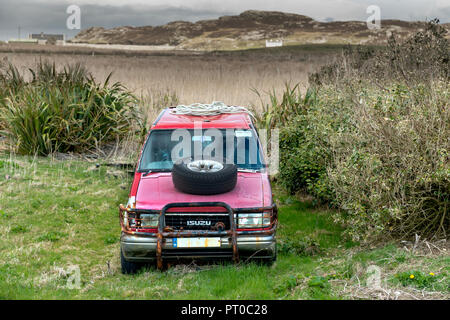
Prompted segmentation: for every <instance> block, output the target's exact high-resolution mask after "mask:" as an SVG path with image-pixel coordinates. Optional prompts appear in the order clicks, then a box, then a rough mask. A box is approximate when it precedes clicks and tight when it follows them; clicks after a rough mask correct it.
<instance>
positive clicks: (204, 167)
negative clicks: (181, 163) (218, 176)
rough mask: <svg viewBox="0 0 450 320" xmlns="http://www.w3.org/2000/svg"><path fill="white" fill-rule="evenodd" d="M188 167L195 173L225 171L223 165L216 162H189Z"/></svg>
mask: <svg viewBox="0 0 450 320" xmlns="http://www.w3.org/2000/svg"><path fill="white" fill-rule="evenodd" d="M187 167H188V168H189V170H192V171H195V172H217V171H220V170H222V169H223V164H222V163H220V162H218V161H214V160H195V161H192V162H189V163H188V164H187Z"/></svg>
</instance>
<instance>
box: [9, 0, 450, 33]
mask: <svg viewBox="0 0 450 320" xmlns="http://www.w3.org/2000/svg"><path fill="white" fill-rule="evenodd" d="M71 4H75V5H78V6H79V7H80V9H81V29H86V28H89V27H92V26H101V27H105V28H111V27H117V26H123V25H129V26H144V25H161V24H165V23H167V22H170V21H174V20H186V21H192V22H194V21H198V20H203V19H213V18H217V17H219V16H222V15H233V14H239V13H240V12H242V11H245V10H249V9H255V10H276V11H284V12H292V13H298V14H303V15H307V16H310V17H312V18H314V19H316V20H319V21H331V20H335V21H336V20H363V21H365V20H366V19H367V17H368V16H369V14H367V13H366V9H367V7H368V6H369V5H378V6H379V7H380V9H381V18H382V19H401V20H408V21H412V20H425V19H428V20H429V19H432V18H435V17H437V18H439V19H440V20H441V22H450V0H275V1H274V0H147V1H144V0H128V1H122V0H97V1H94V0H78V1H77V0H68V1H66V0H0V40H7V39H9V38H17V37H18V27H19V26H20V29H21V37H22V38H24V37H27V36H28V34H29V33H39V32H47V33H64V34H66V36H67V37H68V38H71V37H73V36H74V35H75V34H76V33H77V32H78V31H79V30H68V29H67V27H66V20H67V18H68V16H69V15H68V14H67V13H66V9H67V7H68V6H69V5H71Z"/></svg>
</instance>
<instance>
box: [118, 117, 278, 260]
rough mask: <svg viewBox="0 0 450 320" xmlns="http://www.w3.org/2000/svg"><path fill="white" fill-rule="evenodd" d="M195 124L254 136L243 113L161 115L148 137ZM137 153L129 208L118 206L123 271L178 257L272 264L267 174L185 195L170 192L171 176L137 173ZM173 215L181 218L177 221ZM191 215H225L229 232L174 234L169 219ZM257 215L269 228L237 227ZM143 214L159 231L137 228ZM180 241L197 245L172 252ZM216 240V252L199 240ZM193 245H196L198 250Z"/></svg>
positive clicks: (242, 175) (272, 209)
mask: <svg viewBox="0 0 450 320" xmlns="http://www.w3.org/2000/svg"><path fill="white" fill-rule="evenodd" d="M199 123H201V126H202V128H203V129H209V128H216V129H244V130H252V131H253V132H254V134H255V136H257V133H256V130H255V128H254V125H253V123H252V120H251V117H250V116H249V114H248V113H245V112H242V113H234V114H221V115H217V116H189V115H177V114H172V113H171V112H170V109H165V110H163V111H162V112H161V114H160V115H159V117H158V118H157V120H156V121H155V123H154V124H153V125H152V126H151V128H150V132H149V135H150V134H151V132H153V131H156V130H167V129H171V130H173V129H195V128H196V127H198V124H199ZM149 135H148V136H149ZM148 136H147V139H148ZM258 143H259V141H258ZM142 150H144V147H143V149H142ZM142 153H143V151H141V154H140V157H139V162H138V166H137V170H136V172H135V176H134V180H133V183H132V187H131V190H130V194H129V199H130V200H129V202H128V205H127V206H126V207H125V206H122V205H121V206H120V222H121V227H122V236H121V256H122V260H123V261H122V267H123V266H124V263H125V267H126V266H129V265H130V264H131V266H134V265H133V264H137V263H140V262H153V261H155V262H157V265H158V267H159V268H161V267H162V263H163V260H166V259H167V260H169V259H171V260H173V259H182V258H189V259H199V258H212V259H215V258H232V259H233V260H234V261H238V260H239V259H242V258H243V257H246V258H249V257H250V258H259V259H261V260H264V261H274V259H275V257H276V242H275V233H276V226H277V209H276V205H275V204H274V202H273V199H272V190H271V186H270V180H269V176H268V173H267V171H266V170H261V171H254V172H249V171H244V172H238V177H237V183H236V187H235V188H234V189H233V190H231V191H229V192H226V193H222V194H215V195H195V194H187V193H183V192H180V191H179V190H177V189H176V188H175V186H174V184H173V182H172V177H171V172H146V173H144V172H141V171H140V170H139V163H140V161H141V158H142ZM178 213H179V214H180V215H179V216H176V214H178ZM190 213H191V215H194V214H197V215H199V216H201V217H204V216H205V215H206V214H208V219H217V217H218V216H222V217H223V219H225V221H226V222H227V221H228V220H227V219H228V216H229V218H230V219H229V221H230V223H229V224H227V226H228V228H227V229H228V230H220V232H218V231H217V230H212V229H210V230H199V229H198V228H197V229H195V230H189V229H188V228H187V227H184V228H181V229H178V230H173V229H171V227H170V226H169V225H168V224H167V216H168V215H170V216H171V217H173V219H175V218H176V219H182V218H181V217H183V214H184V215H189V214H190ZM259 213H261V214H265V215H269V214H270V225H267V226H264V227H258V228H240V226H239V225H240V223H239V221H241V220H239V215H240V214H241V215H243V216H245V215H246V214H247V215H249V214H250V215H251V214H259ZM145 214H155V215H158V217H159V218H158V221H159V224H158V226H154V227H151V228H149V227H142V226H141V227H139V223H138V222H137V221H138V220H139V215H145ZM194 218H195V217H194ZM205 219H206V218H205ZM243 219H244V218H243ZM214 221H216V220H214ZM261 221H262V220H261ZM183 238H196V239H199V240H197V242H196V243H197V244H193V245H192V246H188V247H183V248H179V247H176V244H177V243H180V242H182V241H181V240H183ZM216 238H217V239H219V241H218V242H219V243H220V246H219V247H218V246H215V247H214V248H210V247H209V246H207V245H205V246H203V242H202V241H203V240H202V239H206V241H207V240H208V239H216ZM177 241H178V242H177ZM198 241H200V242H198ZM198 243H201V245H200V246H199V245H198ZM127 264H128V265H127Z"/></svg>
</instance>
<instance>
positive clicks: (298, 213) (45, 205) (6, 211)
mask: <svg viewBox="0 0 450 320" xmlns="http://www.w3.org/2000/svg"><path fill="white" fill-rule="evenodd" d="M0 164H1V165H0V232H1V234H2V241H1V242H0V299H346V298H373V297H372V296H371V294H372V292H373V291H371V290H370V288H368V287H367V286H366V285H365V284H364V282H365V281H366V280H365V279H366V278H367V272H366V269H367V268H368V266H370V265H377V266H379V267H380V268H381V269H382V275H383V277H385V280H386V281H385V282H383V283H385V286H386V287H387V288H388V289H392V288H395V290H397V291H399V292H401V293H402V294H403V293H404V294H405V297H407V296H406V294H412V295H417V294H416V293H415V290H421V291H422V290H424V292H425V297H434V298H435V297H439V298H442V297H447V298H448V297H449V289H448V287H449V277H448V273H449V272H450V270H449V267H448V266H449V265H450V263H449V262H450V260H449V256H448V254H439V255H436V254H435V255H421V254H417V253H416V254H414V253H411V252H408V251H406V250H404V249H401V248H399V247H398V246H396V245H393V244H391V245H383V246H381V247H377V248H374V249H370V248H361V247H359V246H357V244H356V243H352V242H348V241H346V240H345V239H343V237H342V235H341V233H342V227H340V226H338V225H336V224H334V223H333V221H332V220H331V218H330V214H329V213H330V212H329V211H328V210H326V209H317V208H314V207H313V206H312V205H311V203H309V202H301V201H299V200H298V199H297V198H295V197H292V196H287V195H284V194H283V193H282V192H281V191H279V190H277V189H275V192H276V196H277V202H278V203H279V205H280V213H279V217H280V229H279V233H278V241H279V247H284V249H283V250H280V252H279V257H278V260H277V262H276V263H275V265H274V266H272V267H266V266H261V265H257V264H253V263H242V264H239V265H237V266H236V265H233V264H231V263H223V264H207V265H199V266H196V265H189V266H187V265H175V266H172V267H171V268H169V269H168V270H167V271H166V272H159V271H156V270H154V269H152V268H147V269H144V270H142V271H141V272H140V273H138V274H136V275H132V276H130V275H122V274H121V273H120V265H119V236H120V227H119V223H118V220H117V219H118V212H117V206H118V204H119V203H123V202H125V201H126V198H127V193H128V188H129V185H130V182H131V177H130V176H128V175H127V174H126V173H125V172H124V173H123V175H122V176H120V175H119V176H118V174H117V172H116V171H114V174H111V172H110V170H109V169H108V167H106V166H102V165H100V166H99V167H98V168H97V166H96V165H95V164H92V163H89V162H82V161H75V160H68V161H56V160H51V159H49V158H31V157H24V156H10V157H8V156H0ZM100 164H101V163H100ZM292 248H294V250H291V249H292ZM77 268H79V271H80V280H81V282H80V287H79V288H78V289H69V288H68V287H67V284H68V283H70V281H73V277H72V275H73V274H74V273H73V271H71V270H76V269H77ZM411 270H414V272H415V274H416V275H417V277H419V272H421V273H422V274H423V275H424V276H426V275H427V274H429V272H434V274H435V278H434V279H435V280H434V281H432V282H426V283H424V284H423V285H421V286H419V287H417V286H416V285H415V283H410V282H408V281H407V280H406V281H405V280H404V276H397V274H400V273H401V272H407V273H409V272H411ZM418 288H420V289H418ZM364 290H367V292H366V291H364Z"/></svg>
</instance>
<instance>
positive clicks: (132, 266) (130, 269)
mask: <svg viewBox="0 0 450 320" xmlns="http://www.w3.org/2000/svg"><path fill="white" fill-rule="evenodd" d="M120 266H121V267H122V273H123V274H134V273H136V272H137V271H138V270H139V268H140V266H141V265H140V264H139V263H136V262H131V261H127V260H126V259H125V257H124V256H123V252H122V248H121V249H120Z"/></svg>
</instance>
